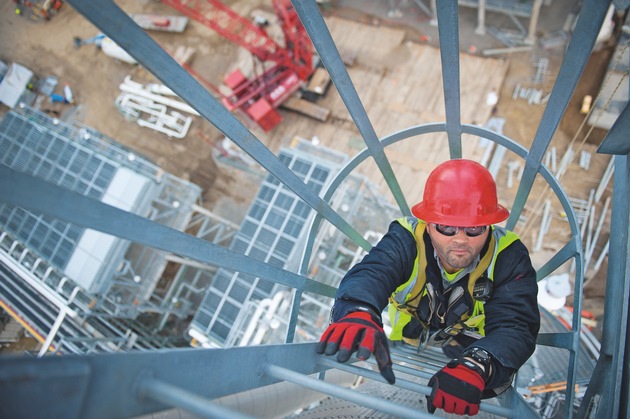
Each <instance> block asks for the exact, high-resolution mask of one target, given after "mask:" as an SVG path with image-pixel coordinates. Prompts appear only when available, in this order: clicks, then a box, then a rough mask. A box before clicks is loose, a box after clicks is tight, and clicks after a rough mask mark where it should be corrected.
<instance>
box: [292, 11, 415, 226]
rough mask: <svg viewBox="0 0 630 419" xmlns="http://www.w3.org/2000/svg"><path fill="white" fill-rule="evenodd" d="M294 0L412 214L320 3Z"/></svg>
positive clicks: (405, 208) (390, 183) (395, 190)
mask: <svg viewBox="0 0 630 419" xmlns="http://www.w3.org/2000/svg"><path fill="white" fill-rule="evenodd" d="M292 3H293V7H294V8H295V11H296V12H297V13H298V15H299V16H300V20H301V21H302V24H303V25H304V28H305V29H306V31H307V32H308V35H309V36H310V38H311V40H312V42H313V45H314V46H315V49H316V50H317V52H318V54H319V56H320V58H321V60H322V62H323V63H324V65H325V66H326V69H327V70H328V73H329V74H330V78H331V80H332V82H333V83H334V85H335V87H336V88H337V91H338V92H339V95H340V96H341V99H342V100H343V103H344V104H345V105H346V109H348V112H349V113H350V116H351V117H352V120H353V121H354V123H355V125H356V126H357V129H358V130H359V132H360V133H361V136H362V137H363V140H364V141H365V145H366V146H367V148H368V150H369V151H370V154H371V155H372V157H373V158H374V162H375V163H376V165H377V166H378V168H379V170H380V171H381V174H382V175H383V178H384V179H385V182H387V185H388V186H389V189H390V191H391V192H392V195H393V196H394V199H395V200H396V202H397V203H398V206H399V207H400V210H401V212H402V213H403V214H405V215H411V212H410V209H409V206H408V205H407V201H406V200H405V197H404V195H403V193H402V190H401V189H400V185H399V184H398V180H397V179H396V176H395V174H394V171H393V169H392V167H391V165H390V163H389V160H388V159H387V156H385V151H384V148H383V145H382V144H381V142H380V141H379V139H378V136H377V135H376V132H375V131H374V127H373V126H372V123H371V122H370V119H369V118H368V115H367V112H366V110H365V107H364V106H363V104H362V103H361V99H360V98H359V94H358V93H357V91H356V89H355V88H354V85H353V84H352V80H351V79H350V75H349V74H348V70H347V69H346V66H345V65H344V63H343V61H342V60H341V56H340V55H339V51H338V50H337V47H336V46H335V42H334V41H333V39H332V36H331V34H330V31H329V30H328V27H327V26H326V23H325V22H324V18H323V17H322V15H321V13H320V12H319V8H318V7H317V3H316V2H315V0H304V1H295V0H293V1H292Z"/></svg>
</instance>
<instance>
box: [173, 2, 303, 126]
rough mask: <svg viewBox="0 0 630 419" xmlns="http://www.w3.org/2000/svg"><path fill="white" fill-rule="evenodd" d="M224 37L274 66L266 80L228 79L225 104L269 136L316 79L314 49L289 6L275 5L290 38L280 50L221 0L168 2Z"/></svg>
mask: <svg viewBox="0 0 630 419" xmlns="http://www.w3.org/2000/svg"><path fill="white" fill-rule="evenodd" d="M162 1H163V2H164V3H165V4H167V5H169V6H171V7H173V8H174V9H176V10H178V11H180V12H181V13H183V14H184V15H187V16H189V17H190V18H191V19H194V20H196V21H198V22H200V23H201V24H203V25H205V26H206V27H208V28H210V29H212V30H214V31H215V32H217V33H218V34H219V35H221V36H223V37H224V38H226V39H228V40H229V41H232V42H234V43H235V44H237V45H239V46H241V47H243V48H245V49H247V50H248V51H249V52H251V53H252V54H253V55H254V56H255V57H257V58H258V59H259V60H260V61H261V62H266V61H269V62H272V63H273V65H271V66H267V68H266V69H265V70H264V72H263V73H262V74H259V75H257V76H256V77H254V78H252V79H247V77H245V76H244V75H243V74H242V73H241V72H240V70H238V69H236V70H234V71H233V72H232V73H231V74H229V75H228V76H226V77H225V79H224V82H225V84H226V85H227V86H228V87H229V88H230V89H232V94H231V95H229V96H225V97H223V98H222V102H223V104H224V105H225V106H226V107H227V108H228V109H229V110H230V111H234V110H236V109H240V110H242V111H243V112H244V113H245V114H246V115H248V116H249V117H250V118H251V119H253V120H254V121H255V122H256V123H258V125H260V126H261V127H262V128H263V129H264V130H265V131H269V130H271V129H272V128H273V127H275V126H276V125H277V124H278V123H280V120H281V119H282V116H281V115H280V114H279V113H278V111H277V110H276V109H275V108H276V107H278V106H279V105H280V104H281V103H282V102H284V101H285V100H286V99H288V98H289V97H290V96H291V95H292V94H293V93H294V92H295V91H296V90H298V89H299V88H300V87H301V86H303V85H304V82H305V81H306V80H308V78H309V77H310V76H311V75H312V74H313V70H314V69H313V44H312V43H311V40H310V38H309V37H308V34H307V32H306V29H304V26H302V23H301V22H300V19H299V17H298V15H297V13H296V12H295V10H294V9H293V5H292V4H291V2H290V1H289V0H272V3H273V8H274V12H275V14H276V16H277V18H278V20H279V23H280V27H281V29H282V32H283V34H284V40H285V45H284V47H283V46H280V45H279V44H278V43H277V42H275V41H274V40H273V39H272V38H271V37H269V35H268V34H267V33H266V32H265V30H264V29H263V28H261V27H259V26H257V25H255V24H254V23H252V22H250V21H249V20H248V19H246V18H244V17H243V16H241V15H239V14H238V13H236V12H235V11H234V10H233V9H231V8H230V7H228V6H226V5H225V4H223V3H221V2H220V1H219V0H162Z"/></svg>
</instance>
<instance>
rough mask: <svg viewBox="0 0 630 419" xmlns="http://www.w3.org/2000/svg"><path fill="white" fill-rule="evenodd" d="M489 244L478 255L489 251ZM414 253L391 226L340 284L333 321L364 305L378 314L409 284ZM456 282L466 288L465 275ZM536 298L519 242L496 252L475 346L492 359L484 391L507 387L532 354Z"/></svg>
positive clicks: (432, 277)
mask: <svg viewBox="0 0 630 419" xmlns="http://www.w3.org/2000/svg"><path fill="white" fill-rule="evenodd" d="M423 239H424V240H423V241H424V245H425V249H426V250H425V251H426V258H427V282H429V281H430V282H431V283H432V284H433V286H434V288H435V289H436V290H440V292H441V291H442V290H443V285H442V275H441V271H440V268H439V266H438V264H437V261H436V260H435V257H434V251H433V245H432V243H431V239H430V237H429V235H428V233H426V232H425V233H424V237H423ZM488 242H489V239H488ZM488 242H486V245H485V246H484V248H483V249H482V251H481V254H482V255H483V254H484V253H485V252H486V251H487V250H488V249H487V248H488ZM416 254H417V247H416V241H415V238H414V237H413V235H412V234H411V233H410V232H409V231H408V230H406V229H405V228H404V227H403V226H401V225H400V224H399V223H398V222H395V221H394V222H392V224H391V225H390V227H389V231H388V232H387V234H386V235H385V236H383V238H382V239H381V240H380V241H379V242H378V243H377V244H376V246H374V247H373V248H372V250H370V252H369V253H368V254H367V255H366V256H365V257H364V258H363V260H362V261H361V262H359V263H357V264H356V265H355V266H354V267H352V269H350V270H349V271H348V272H347V273H346V275H345V276H344V278H343V279H342V281H341V284H340V286H339V289H338V290H337V294H336V301H335V305H334V307H333V312H332V320H333V321H337V320H339V319H340V318H342V317H344V316H345V315H346V314H347V313H348V312H349V311H351V310H352V309H353V308H355V307H357V306H368V307H370V308H372V309H373V310H374V311H375V312H376V313H381V312H382V311H383V310H384V309H385V307H386V306H387V304H388V300H389V297H390V295H391V294H392V292H394V291H395V290H396V288H397V287H398V286H400V285H401V284H403V283H405V282H406V281H407V280H408V279H409V276H410V275H411V272H412V270H413V264H414V260H415V258H416ZM460 281H461V282H460V283H462V284H463V283H467V282H468V276H466V277H464V278H462V279H461V280H460ZM537 294H538V285H537V283H536V271H535V270H534V268H533V267H532V264H531V260H530V258H529V252H528V251H527V248H526V247H525V245H524V244H523V243H522V242H521V241H520V240H517V241H515V242H514V243H512V244H511V245H509V246H508V247H507V248H506V249H504V250H503V251H502V252H500V253H499V256H498V258H497V261H496V265H495V268H494V291H493V294H492V297H491V298H490V300H489V301H487V302H486V303H485V306H484V312H485V315H486V323H485V337H483V338H481V339H479V340H477V341H475V343H474V346H475V347H479V348H483V349H485V350H486V351H488V352H489V353H490V354H492V356H493V358H494V367H495V368H494V374H493V376H492V378H491V380H490V382H489V383H488V384H487V386H486V388H490V389H491V388H499V387H502V386H504V385H505V384H506V383H509V382H510V381H511V378H512V376H513V373H514V372H515V371H516V370H517V369H518V368H520V367H521V366H522V365H523V364H524V363H525V361H527V359H528V358H529V357H530V356H531V355H532V354H533V353H534V349H535V348H536V336H537V335H538V330H539V328H540V313H539V311H538V303H537Z"/></svg>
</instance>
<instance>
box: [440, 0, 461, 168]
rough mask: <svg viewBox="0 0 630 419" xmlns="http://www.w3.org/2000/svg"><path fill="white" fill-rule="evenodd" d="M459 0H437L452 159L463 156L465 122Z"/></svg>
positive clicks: (445, 102) (447, 125)
mask: <svg viewBox="0 0 630 419" xmlns="http://www.w3.org/2000/svg"><path fill="white" fill-rule="evenodd" d="M457 13H458V10H457V1H456V0H440V1H438V2H437V19H438V32H439V35H440V56H441V58H442V83H443V85H444V106H445V111H446V133H447V135H448V145H449V151H450V156H451V158H452V159H457V158H461V157H462V123H461V114H460V99H461V98H460V85H459V83H460V80H459V33H458V31H459V23H458V14H457Z"/></svg>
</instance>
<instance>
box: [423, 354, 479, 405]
mask: <svg viewBox="0 0 630 419" xmlns="http://www.w3.org/2000/svg"><path fill="white" fill-rule="evenodd" d="M482 374H483V370H482V369H481V368H480V367H478V366H477V365H475V364H474V363H472V362H471V361H469V360H466V359H454V360H452V361H451V362H449V363H448V364H446V366H445V367H444V368H442V369H441V370H440V371H438V372H437V373H435V375H434V376H433V377H431V379H430V380H429V387H433V391H432V392H431V395H430V396H427V409H428V411H429V413H433V412H435V409H436V408H438V407H439V408H440V409H444V411H445V412H448V413H455V414H458V415H470V416H473V415H476V414H477V413H478V412H479V403H481V394H482V392H483V390H484V388H485V382H484V379H483V375H482Z"/></svg>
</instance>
